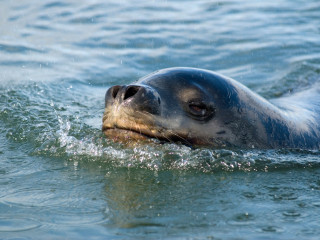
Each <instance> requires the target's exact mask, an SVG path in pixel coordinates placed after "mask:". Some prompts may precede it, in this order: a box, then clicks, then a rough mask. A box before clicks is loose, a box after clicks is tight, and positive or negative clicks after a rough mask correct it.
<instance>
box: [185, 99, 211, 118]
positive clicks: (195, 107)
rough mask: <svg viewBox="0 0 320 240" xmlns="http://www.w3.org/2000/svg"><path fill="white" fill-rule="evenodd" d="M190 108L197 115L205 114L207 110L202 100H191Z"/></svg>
mask: <svg viewBox="0 0 320 240" xmlns="http://www.w3.org/2000/svg"><path fill="white" fill-rule="evenodd" d="M189 109H190V112H191V113H192V114H194V115H196V116H204V115H205V114H206V112H207V106H206V105H205V104H203V103H201V102H190V103H189Z"/></svg>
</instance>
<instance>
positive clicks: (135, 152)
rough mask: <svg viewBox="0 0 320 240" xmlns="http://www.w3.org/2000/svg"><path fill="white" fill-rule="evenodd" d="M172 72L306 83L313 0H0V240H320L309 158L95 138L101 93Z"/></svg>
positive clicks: (262, 88) (319, 173)
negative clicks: (198, 71)
mask: <svg viewBox="0 0 320 240" xmlns="http://www.w3.org/2000/svg"><path fill="white" fill-rule="evenodd" d="M176 66H186V67H198V68H205V69H209V70H213V71H217V72H219V73H222V74H225V75H227V76H229V77H232V78H234V79H236V80H238V81H240V82H241V83H243V84H245V85H246V86H248V87H249V88H251V89H252V90H253V91H255V92H257V93H258V94H260V95H262V96H264V97H266V98H267V99H270V98H277V97H281V96H287V95H290V94H291V93H294V92H298V91H302V90H304V89H309V88H312V87H313V86H314V85H315V84H317V82H319V81H320V3H319V1H316V0H314V1H298V0H295V1H289V0H280V1H271V2H270V1H269V2H267V1H264V2H261V1H253V0H252V1H249V0H245V1H240V0H239V1H238V0H226V1H206V0H200V1H178V0H172V1H142V0H139V1H126V0H124V1H115V0H109V1H101V0H93V1H75V0H70V1H59V0H55V1H51V0H43V1H36V0H26V1H4V0H0V239H319V236H320V220H319V219H320V152H319V151H317V150H312V151H311V150H310V151H309V150H299V149H295V150H285V149H273V150H261V149H252V150H246V149H212V148H205V147H202V148H189V147H187V146H184V145H181V144H174V143H165V144H159V143H157V142H156V141H155V142H150V143H148V144H140V143H137V144H133V146H126V145H123V144H121V143H114V142H112V141H110V140H107V139H106V138H105V137H104V136H103V133H102V132H101V126H102V115H103V111H104V94H105V92H106V90H107V89H108V88H109V87H110V86H112V85H114V84H129V83H131V82H133V81H135V80H137V79H139V78H140V77H142V76H144V75H146V74H148V73H151V72H153V71H155V70H157V69H161V68H166V67H176Z"/></svg>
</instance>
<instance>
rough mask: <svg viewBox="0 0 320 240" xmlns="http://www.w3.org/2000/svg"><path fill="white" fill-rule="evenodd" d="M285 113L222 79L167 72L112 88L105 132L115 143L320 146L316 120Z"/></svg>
mask: <svg viewBox="0 0 320 240" xmlns="http://www.w3.org/2000/svg"><path fill="white" fill-rule="evenodd" d="M284 109H285V106H282V107H281V109H280V108H278V107H276V106H275V105H274V104H271V103H270V102H269V101H267V100H265V99H264V98H262V97H260V96H259V95H257V94H255V93H253V92H252V91H251V90H249V89H248V88H247V87H245V86H243V85H242V84H240V83H238V82H237V81H235V80H233V79H230V78H228V77H225V76H223V75H220V74H218V73H215V72H212V71H208V70H202V69H195V68H169V69H163V70H160V71H157V72H155V73H152V74H150V75H148V76H146V77H143V78H142V79H140V80H139V81H137V82H136V83H134V84H132V85H124V86H119V85H116V86H113V87H111V88H110V89H109V90H108V91H107V93H106V96H105V112H104V115H103V126H102V129H103V132H104V133H105V135H106V136H107V137H109V138H112V139H115V140H133V139H148V138H156V139H159V140H161V141H163V140H165V141H170V142H171V141H173V142H176V141H180V142H182V143H184V144H187V145H211V146H218V147H225V146H238V147H247V148H248V147H249V148H252V147H259V148H273V147H279V146H280V147H302V148H305V147H307V146H309V147H310V145H313V146H316V147H317V146H319V138H318V135H317V134H319V129H317V127H318V126H319V125H318V124H317V121H315V120H316V119H315V118H312V116H313V115H309V116H308V117H306V118H303V117H301V114H300V118H299V119H300V120H302V121H299V122H297V121H296V120H294V119H292V118H290V116H289V115H288V114H287V112H285V110H284ZM306 116H307V114H306ZM298 126H303V128H299V127H298ZM319 135H320V134H319ZM317 144H318V145H317Z"/></svg>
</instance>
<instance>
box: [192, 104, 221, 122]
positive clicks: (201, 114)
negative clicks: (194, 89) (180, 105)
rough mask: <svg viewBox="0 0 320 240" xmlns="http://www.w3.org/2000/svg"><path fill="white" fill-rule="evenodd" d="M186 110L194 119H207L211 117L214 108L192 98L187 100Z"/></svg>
mask: <svg viewBox="0 0 320 240" xmlns="http://www.w3.org/2000/svg"><path fill="white" fill-rule="evenodd" d="M188 112H189V114H190V115H191V116H192V117H193V118H194V119H196V120H201V121H205V120H209V119H210V118H211V117H213V115H214V113H215V109H214V108H213V107H212V106H211V105H209V104H206V103H205V102H204V101H201V100H192V101H189V102H188Z"/></svg>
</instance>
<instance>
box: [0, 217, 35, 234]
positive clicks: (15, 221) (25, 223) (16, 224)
mask: <svg viewBox="0 0 320 240" xmlns="http://www.w3.org/2000/svg"><path fill="white" fill-rule="evenodd" d="M39 227H41V224H40V223H39V222H37V221H35V220H33V219H30V218H15V217H12V216H9V217H7V218H6V217H3V216H2V217H0V232H20V231H27V230H31V229H34V228H39Z"/></svg>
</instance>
